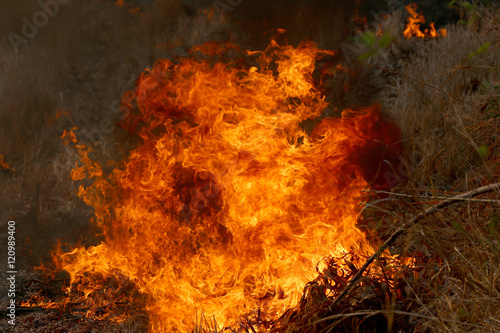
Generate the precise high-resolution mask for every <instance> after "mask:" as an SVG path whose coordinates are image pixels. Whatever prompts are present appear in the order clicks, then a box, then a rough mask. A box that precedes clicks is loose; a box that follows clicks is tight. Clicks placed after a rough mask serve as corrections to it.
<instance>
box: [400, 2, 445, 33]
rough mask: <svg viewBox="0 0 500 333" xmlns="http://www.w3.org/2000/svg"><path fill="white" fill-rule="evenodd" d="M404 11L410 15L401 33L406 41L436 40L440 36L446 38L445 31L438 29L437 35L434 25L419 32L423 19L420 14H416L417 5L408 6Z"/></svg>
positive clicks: (431, 24)
mask: <svg viewBox="0 0 500 333" xmlns="http://www.w3.org/2000/svg"><path fill="white" fill-rule="evenodd" d="M405 9H406V11H407V12H408V13H409V14H410V17H408V20H407V21H408V24H407V25H406V29H405V31H404V32H403V34H404V36H405V38H406V39H410V38H412V37H418V38H425V37H430V38H436V37H439V35H441V36H442V37H446V29H439V34H438V32H437V31H436V28H435V26H434V23H430V24H429V26H430V29H425V30H424V32H422V31H421V30H420V24H423V23H425V18H424V16H423V15H422V14H419V13H417V5H416V4H414V3H411V4H409V5H408V6H406V7H405Z"/></svg>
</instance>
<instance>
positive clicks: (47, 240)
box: [0, 0, 361, 268]
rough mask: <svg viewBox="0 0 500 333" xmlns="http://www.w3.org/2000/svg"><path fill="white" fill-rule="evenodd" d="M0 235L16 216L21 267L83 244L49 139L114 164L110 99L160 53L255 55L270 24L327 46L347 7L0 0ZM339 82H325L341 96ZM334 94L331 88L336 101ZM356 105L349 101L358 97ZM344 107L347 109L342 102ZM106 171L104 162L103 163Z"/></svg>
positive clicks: (114, 105) (347, 26)
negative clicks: (73, 143) (214, 50)
mask: <svg viewBox="0 0 500 333" xmlns="http://www.w3.org/2000/svg"><path fill="white" fill-rule="evenodd" d="M0 6H1V8H2V11H3V14H1V15H2V20H0V38H1V39H0V100H1V103H0V154H2V155H3V156H5V161H6V162H7V163H8V164H9V165H10V166H12V168H13V169H14V170H15V171H12V170H7V169H2V170H0V182H1V184H2V188H1V194H2V198H5V199H4V200H2V201H1V202H0V233H1V234H4V230H6V222H7V221H8V220H9V219H12V220H16V221H17V228H18V231H17V235H18V237H20V239H23V242H21V243H19V244H18V246H19V247H20V248H19V249H18V251H20V253H21V254H22V255H23V256H22V258H23V259H22V260H24V262H21V264H23V265H25V267H27V268H30V267H33V265H35V264H37V263H38V261H39V260H40V259H44V258H45V259H47V258H48V257H49V255H48V253H49V251H50V250H51V249H53V247H54V245H55V243H56V240H57V239H62V240H63V242H68V243H74V242H76V241H77V240H82V241H86V242H95V241H96V239H95V236H94V235H95V234H96V231H95V230H93V229H92V227H91V224H90V223H89V220H90V217H91V213H92V212H91V211H90V208H89V207H87V206H86V205H85V204H84V203H83V202H82V201H81V200H80V199H79V198H78V197H77V196H76V192H77V188H76V186H77V185H75V184H74V183H73V182H72V181H71V180H70V179H69V173H70V171H71V169H72V167H74V164H75V161H76V160H77V156H76V153H75V152H74V151H73V150H72V148H69V147H67V146H64V145H63V144H62V142H61V140H60V139H59V137H60V136H61V134H62V132H63V130H64V129H69V128H71V127H77V128H78V129H77V130H76V131H75V132H76V134H77V135H78V137H79V140H80V141H81V142H82V143H84V144H86V145H88V146H91V147H92V148H93V149H94V153H93V155H94V156H93V158H95V159H97V160H99V161H101V162H102V164H103V165H105V164H106V162H107V161H117V160H120V159H121V158H122V156H123V155H124V154H126V152H127V151H128V149H129V148H130V147H132V146H133V145H134V140H133V138H130V137H129V136H128V134H127V133H125V132H124V131H122V130H121V129H120V128H119V127H117V126H115V124H116V123H117V122H119V121H120V119H121V118H122V117H123V113H122V112H121V110H120V99H121V96H122V94H123V93H124V92H125V91H128V90H131V89H133V87H134V82H135V80H136V79H137V77H138V75H139V74H140V73H141V71H142V70H144V69H145V68H146V67H148V66H151V65H152V64H153V63H154V61H155V60H157V59H160V58H165V57H167V58H175V57H176V56H186V55H188V51H189V49H190V48H191V47H193V46H194V45H199V44H202V43H204V42H207V41H211V40H218V41H233V42H234V43H236V44H238V45H240V46H241V47H242V48H245V49H251V50H261V49H263V48H264V47H265V46H266V45H267V44H268V43H269V40H270V38H271V37H272V36H274V35H276V32H277V29H285V30H287V33H285V35H284V38H285V39H286V40H287V41H288V43H289V44H293V45H297V44H298V43H300V42H301V41H303V40H312V41H314V42H316V43H317V44H318V45H319V47H321V48H324V49H337V48H338V46H339V44H340V43H341V41H342V40H343V39H344V38H345V36H347V35H349V34H350V33H352V29H353V23H352V21H351V17H352V15H353V14H354V11H355V9H356V5H355V2H354V1H350V0H349V1H346V0H342V1H328V0H315V1H285V0H277V1H266V0H232V1H225V0H220V1H219V0H215V1H212V0H184V1H181V0H163V1H162V0H157V1H148V0H142V1H129V2H128V3H127V2H126V3H125V4H124V5H123V6H118V5H116V4H115V3H114V2H113V1H97V0H96V1H90V0H87V1H77V0H64V1H63V0H40V1H35V2H34V1H31V0H21V1H15V2H12V1H6V0H1V1H0ZM344 83H345V82H340V83H338V84H333V85H330V86H329V88H330V89H331V90H332V91H333V90H335V91H343V90H342V88H341V85H342V84H344ZM343 94H344V92H342V93H337V99H338V100H339V102H338V103H339V105H340V104H342V101H341V100H342V95H343ZM357 98H358V101H359V100H361V99H360V97H359V96H358V97H357ZM344 102H345V103H344V104H347V103H348V102H349V103H350V102H352V101H351V100H348V99H346V100H345V101H344ZM108 165H109V167H110V169H111V168H112V166H113V165H114V164H113V162H110V163H108Z"/></svg>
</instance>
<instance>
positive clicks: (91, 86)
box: [0, 0, 500, 333]
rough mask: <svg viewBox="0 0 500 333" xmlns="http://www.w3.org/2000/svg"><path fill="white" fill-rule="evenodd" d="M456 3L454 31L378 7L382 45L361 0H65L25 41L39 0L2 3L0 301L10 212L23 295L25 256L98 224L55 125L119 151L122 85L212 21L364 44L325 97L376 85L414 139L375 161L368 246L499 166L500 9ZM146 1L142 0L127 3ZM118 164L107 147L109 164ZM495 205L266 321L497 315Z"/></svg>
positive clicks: (51, 327) (499, 220)
mask: <svg viewBox="0 0 500 333" xmlns="http://www.w3.org/2000/svg"><path fill="white" fill-rule="evenodd" d="M153 2H154V4H150V3H153ZM351 2H352V3H351ZM445 2H446V1H445ZM145 3H148V4H145ZM367 3H370V2H367ZM422 3H425V1H422ZM459 3H460V1H458V2H457V4H455V5H454V6H455V8H459V10H458V9H457V10H455V12H454V13H459V14H460V15H461V20H462V22H461V23H457V22H449V23H447V25H446V26H445V28H446V29H447V36H446V37H439V38H424V39H420V38H411V39H405V38H404V37H403V30H404V25H405V19H406V17H407V14H406V12H405V11H404V10H403V9H402V7H401V6H400V7H399V9H397V10H394V11H392V12H391V15H390V16H387V17H385V18H384V19H383V21H381V22H380V29H381V30H382V31H384V32H387V33H388V34H389V35H390V36H392V38H391V40H390V42H389V43H387V45H383V46H376V45H377V43H378V42H379V41H380V39H381V38H382V37H380V36H372V37H369V38H371V39H370V40H372V41H375V46H366V45H367V43H365V44H363V43H355V42H354V41H352V40H351V39H349V38H347V37H346V36H350V37H355V36H358V37H359V35H360V34H362V32H356V31H357V30H356V29H357V28H356V26H355V24H354V23H353V22H352V20H351V17H352V15H353V14H354V9H355V8H354V7H353V6H354V1H319V0H318V1H313V2H311V3H310V4H306V3H305V2H304V3H303V2H302V1H297V2H296V3H295V2H293V3H292V2H290V3H288V2H285V1H275V2H273V1H251V0H243V2H242V3H241V5H239V6H235V8H234V10H233V11H231V12H228V13H226V14H227V15H226V17H225V19H224V20H221V19H218V18H217V17H215V18H212V19H209V18H208V17H207V16H206V15H205V14H203V13H202V12H201V11H200V8H208V7H209V6H210V5H211V4H212V2H211V1H194V0H193V1H180V0H179V1H177V0H172V1H162V0H157V1H150V2H148V1H142V2H141V1H138V2H137V3H132V4H130V6H123V7H119V6H116V5H115V4H113V2H110V1H103V0H99V1H98V0H96V1H90V0H88V1H87V0H85V1H77V0H74V1H70V2H69V3H68V4H67V5H60V8H59V13H57V14H56V15H55V16H54V17H51V18H49V21H48V23H47V24H46V25H44V26H43V27H41V28H40V29H39V31H38V33H37V34H36V36H35V37H34V38H32V39H31V38H30V39H29V41H28V42H27V43H26V44H24V43H23V44H20V45H19V52H17V53H16V52H15V51H14V49H13V47H12V45H11V43H10V42H9V40H8V39H7V35H8V34H9V33H10V32H15V33H16V34H18V35H20V34H21V28H22V24H23V23H22V21H21V18H22V17H30V15H32V14H33V13H35V12H37V11H39V10H40V8H39V7H38V6H39V5H38V4H37V3H36V2H33V1H19V2H16V4H15V5H13V4H11V2H9V1H4V0H1V1H0V4H1V7H2V8H8V10H7V12H6V14H0V17H1V20H0V37H2V40H1V44H0V101H1V103H0V154H1V155H0V156H2V158H3V159H0V165H1V166H0V185H1V186H0V193H1V200H0V234H1V237H2V242H1V244H2V245H1V246H2V250H1V251H2V254H1V255H0V265H1V267H2V268H1V269H0V278H1V281H0V291H1V294H0V305H1V306H2V307H4V305H5V306H6V304H7V302H8V298H7V297H6V292H4V288H6V286H7V284H6V282H5V281H6V280H5V278H6V274H7V273H6V270H5V269H3V267H7V266H6V262H7V261H6V260H7V259H6V255H5V254H4V252H5V251H4V250H3V246H4V245H3V244H4V242H3V239H6V237H7V235H6V232H4V230H7V221H9V220H11V219H14V220H16V222H17V237H19V240H18V243H17V246H18V248H17V253H18V254H17V256H18V265H19V266H18V270H19V271H20V273H19V275H18V284H19V286H20V288H21V289H20V290H21V291H20V293H21V292H24V293H26V295H25V296H26V297H27V296H28V295H29V294H30V293H32V292H34V291H36V290H35V289H36V288H35V287H33V283H31V286H30V283H29V281H33V280H34V279H38V278H39V277H38V275H37V274H38V273H36V272H34V271H33V268H34V267H35V266H37V265H39V264H40V263H44V264H46V265H49V264H50V251H51V250H53V249H54V248H55V246H56V244H57V240H58V239H62V240H64V242H66V243H69V244H75V243H77V242H78V241H80V242H83V243H84V244H95V243H97V242H98V241H99V240H100V238H99V236H96V235H98V229H97V228H96V227H95V226H93V225H92V224H91V223H90V222H89V220H90V218H91V215H92V213H93V212H92V209H91V208H90V207H88V206H86V205H85V203H83V202H82V200H81V199H80V198H78V196H77V194H76V193H77V191H78V184H77V183H75V182H73V181H71V180H70V179H69V174H70V172H71V169H72V168H73V167H74V165H75V161H76V160H77V159H78V154H77V152H76V151H75V150H74V149H72V148H71V147H68V146H65V145H63V144H62V143H61V140H60V136H61V134H62V132H63V130H64V129H68V128H71V127H72V126H76V127H78V128H79V129H80V133H81V137H82V142H84V143H86V144H88V145H91V146H93V147H94V156H93V158H94V159H95V160H98V161H100V162H101V163H103V164H104V165H105V164H106V162H107V161H108V160H119V159H122V158H123V157H124V156H126V154H127V153H128V151H129V150H130V149H132V147H134V146H135V145H136V138H131V137H130V136H129V135H128V134H127V133H126V132H125V131H123V130H122V129H120V128H119V127H118V126H115V125H114V124H116V123H117V122H119V121H120V119H121V118H122V116H123V115H122V113H120V99H121V96H122V94H123V93H124V92H126V91H128V90H131V89H133V87H134V83H135V80H136V79H137V77H138V76H139V74H140V73H141V72H142V71H143V70H144V68H146V67H147V66H151V65H152V64H153V63H154V61H155V60H157V59H161V58H172V59H173V58H175V57H179V56H187V55H188V51H189V49H190V48H191V47H193V46H195V45H200V44H203V43H205V42H208V41H211V40H214V39H215V40H221V41H227V40H232V41H233V42H234V43H238V44H239V45H240V46H241V47H242V48H243V49H253V50H257V49H262V48H263V47H265V45H267V43H268V42H269V38H270V35H269V34H268V33H267V31H268V30H269V29H271V28H275V27H284V28H285V29H287V31H288V32H287V35H286V36H287V38H288V41H289V43H290V44H292V45H296V44H298V43H299V42H300V41H301V40H304V39H310V40H313V41H314V42H316V43H317V44H318V45H319V46H320V47H321V48H324V49H333V50H340V49H341V48H342V45H344V46H345V45H351V46H353V45H355V46H356V47H355V48H354V49H355V51H353V53H352V54H350V55H349V57H348V58H346V54H343V53H342V52H339V54H340V56H339V57H338V61H339V62H340V64H342V65H343V66H345V67H347V68H350V69H352V71H351V73H354V75H352V74H349V75H347V74H345V75H339V76H338V77H335V78H334V79H332V80H331V81H330V82H328V83H327V84H326V85H325V87H327V89H328V92H326V99H327V101H328V102H330V103H331V106H332V107H331V108H330V109H329V111H328V112H330V113H327V114H325V115H327V116H334V115H335V114H336V111H335V109H336V108H338V109H343V108H346V107H362V106H367V105H371V104H373V103H379V104H380V105H381V107H382V110H383V113H384V114H386V115H387V116H388V117H389V118H390V119H392V120H393V121H394V122H395V123H396V124H397V125H398V127H399V128H400V130H401V137H402V139H401V143H402V145H403V146H404V154H402V155H401V156H399V157H398V158H397V159H396V160H397V161H398V162H397V163H391V162H389V161H388V162H387V163H388V164H389V165H388V169H389V170H391V171H388V172H386V173H385V174H384V175H383V176H384V177H385V180H386V181H387V182H388V183H389V184H390V185H392V187H390V188H384V189H377V190H370V196H369V198H370V200H369V201H368V202H365V203H364V204H363V207H362V209H361V213H360V216H359V218H358V227H359V228H360V229H361V230H363V231H364V232H365V233H366V234H367V236H368V238H369V239H370V240H371V242H372V245H373V247H374V248H378V247H379V246H380V245H381V244H382V243H383V242H384V241H385V240H386V239H387V238H389V237H390V235H391V234H393V233H394V232H396V231H397V230H398V228H400V227H401V226H403V225H404V224H405V222H407V221H409V220H411V219H412V218H413V217H415V216H417V215H419V214H422V213H423V212H424V211H425V210H426V209H429V208H430V207H432V205H435V204H438V203H439V202H441V201H443V200H445V199H446V198H449V197H452V196H456V195H458V194H461V193H466V192H469V191H473V190H474V189H476V188H479V187H482V186H487V185H492V184H497V183H498V182H500V51H499V46H500V10H498V8H495V7H494V6H475V7H467V6H466V7H467V8H464V7H461V8H460V5H459ZM137 6H139V7H140V8H142V9H141V10H142V11H141V14H134V13H132V12H131V11H130V9H131V8H136V7H137ZM374 8H375V7H374ZM375 10H380V8H377V9H375ZM449 10H450V11H453V10H454V9H449ZM424 14H425V13H424ZM459 14H457V15H459ZM311 17H313V18H314V19H313V20H311V19H309V18H311ZM269 22H274V23H269ZM274 25H276V26H274ZM343 43H344V44H343ZM368 44H369V43H368ZM360 45H365V46H364V47H360ZM367 52H370V53H369V55H368V56H363V55H366V54H367ZM346 84H348V85H349V87H350V88H349V91H348V92H346V91H345V90H344V87H345V86H346ZM65 114H67V115H65ZM58 115H62V116H58ZM314 124H315V122H314V121H312V122H310V123H306V124H304V126H305V127H306V128H308V126H310V127H312V126H313V125H314ZM111 169H112V166H110V165H108V166H107V169H105V171H108V172H109V171H110V170H111ZM499 207H500V188H498V187H497V188H492V189H491V190H490V191H487V193H485V194H482V195H479V196H476V197H474V198H472V197H467V198H462V199H460V200H457V201H456V202H455V203H453V204H452V205H449V206H448V207H443V208H439V209H436V210H435V211H434V212H432V213H429V214H425V216H422V217H421V218H420V219H419V220H418V221H416V223H414V224H412V225H411V226H408V229H406V230H404V232H402V233H401V235H399V237H397V238H396V239H395V241H394V242H392V243H391V244H390V246H389V248H388V251H389V252H390V253H391V254H392V255H399V256H400V257H401V258H411V259H412V260H414V265H413V267H410V268H409V267H406V266H402V265H399V264H398V263H397V262H396V261H395V260H394V259H390V258H388V257H387V256H385V257H384V256H382V258H379V259H376V260H375V261H374V262H373V263H372V266H374V267H375V266H376V267H379V268H380V269H381V270H382V271H383V272H387V276H390V278H388V277H387V276H384V275H380V274H379V275H377V276H372V277H367V276H365V277H363V278H362V279H361V280H360V282H359V283H357V284H356V285H355V286H353V288H352V289H351V290H350V293H349V295H348V296H347V297H343V298H342V299H338V302H337V303H335V304H334V303H333V302H334V301H335V299H336V298H337V297H338V295H339V293H340V292H341V291H342V288H338V287H337V289H336V290H335V291H331V290H330V292H331V293H330V294H327V295H325V294H321V295H320V294H318V292H317V290H320V289H321V290H326V289H328V286H326V285H325V282H324V281H326V278H325V279H323V280H322V278H321V277H318V279H316V280H315V281H311V283H310V284H308V285H307V286H304V296H303V299H302V302H301V304H300V306H299V307H298V308H296V309H290V310H289V311H288V312H287V313H285V315H283V316H282V317H281V318H280V319H279V320H277V321H276V322H273V323H267V324H266V325H267V326H266V329H267V330H268V331H270V332H454V333H455V332H456V333H459V332H500V311H499V309H500V259H499V252H500V226H499V224H500V211H499ZM386 253H387V252H386ZM358 269H359V267H357V268H356V267H354V269H352V272H351V273H352V274H350V275H349V276H347V277H346V278H345V281H344V282H345V283H347V282H348V281H347V279H348V278H351V277H352V276H354V274H355V273H356V272H357V271H358ZM384 274H385V273H384ZM323 278H324V277H323ZM57 286H58V287H60V286H59V285H57ZM323 296H324V297H323ZM21 297H24V296H21ZM54 297H55V296H54ZM0 314H1V316H2V317H1V318H0V331H5V332H129V333H130V332H146V331H147V327H148V326H147V318H146V319H145V318H144V316H142V317H141V316H137V317H131V318H130V319H129V320H127V321H125V322H122V323H119V324H116V323H112V322H108V321H105V320H104V321H98V320H90V319H75V318H76V317H72V316H64V315H61V314H58V313H54V312H50V311H49V312H46V311H39V312H36V311H34V312H23V313H20V314H18V324H17V325H16V326H15V327H11V326H9V325H8V324H7V323H6V321H7V319H6V315H5V313H4V312H1V311H0ZM193 318H196V323H197V325H196V328H195V329H194V330H193V332H214V333H215V332H221V331H227V332H237V331H240V332H256V331H257V330H254V328H252V327H251V326H252V325H250V323H246V324H244V325H243V324H242V325H241V327H239V328H226V329H225V330H224V328H221V327H218V326H216V324H215V323H213V321H212V320H211V319H210V318H204V317H203V315H201V316H199V314H193ZM35 324H36V325H35ZM247 324H248V325H247ZM261 329H262V330H263V328H262V327H261Z"/></svg>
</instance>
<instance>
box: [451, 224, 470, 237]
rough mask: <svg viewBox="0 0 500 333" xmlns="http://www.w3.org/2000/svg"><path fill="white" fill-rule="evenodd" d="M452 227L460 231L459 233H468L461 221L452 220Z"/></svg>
mask: <svg viewBox="0 0 500 333" xmlns="http://www.w3.org/2000/svg"><path fill="white" fill-rule="evenodd" d="M451 227H452V228H453V230H455V231H456V232H458V233H459V234H462V235H466V234H467V232H466V231H465V229H464V227H462V224H461V223H460V222H452V223H451Z"/></svg>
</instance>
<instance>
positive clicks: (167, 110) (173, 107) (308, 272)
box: [55, 41, 398, 332]
mask: <svg viewBox="0 0 500 333" xmlns="http://www.w3.org/2000/svg"><path fill="white" fill-rule="evenodd" d="M331 54H333V52H331V51H323V50H319V49H318V48H317V47H316V46H315V45H314V44H312V43H308V44H303V45H300V46H299V47H297V48H294V47H292V46H280V45H278V44H277V43H276V42H274V41H273V42H272V43H271V45H270V46H269V47H268V48H267V49H266V50H265V51H263V52H242V51H240V50H239V49H238V48H237V47H236V46H234V45H215V44H207V45H204V46H202V47H199V48H196V49H194V50H193V51H192V56H191V57H189V58H181V59H178V60H176V61H175V62H173V61H170V60H161V61H158V62H156V63H155V65H154V66H153V68H152V69H147V70H145V71H144V72H143V73H142V75H141V76H140V78H139V79H138V81H137V84H136V89H135V91H133V92H129V93H126V94H125V95H124V97H123V104H124V107H125V108H126V109H127V110H128V115H127V117H126V119H125V121H124V123H123V126H125V127H126V128H128V129H129V130H130V131H131V132H135V133H137V134H138V135H139V137H140V138H141V143H140V144H139V145H138V146H137V148H135V149H134V150H133V151H131V152H130V155H129V157H128V159H127V160H126V161H125V162H124V163H123V165H122V166H121V167H119V168H115V169H114V170H113V171H112V172H111V173H109V174H106V173H104V172H103V170H102V168H101V166H100V165H99V164H98V163H96V162H94V161H92V160H91V159H90V158H89V153H90V150H89V148H88V147H86V146H84V145H81V144H79V145H77V146H76V147H77V150H78V151H79V153H80V157H81V160H80V163H79V164H78V165H76V167H75V169H74V170H73V172H72V174H71V176H72V178H73V179H74V180H81V179H84V178H87V179H90V180H92V183H91V184H89V183H88V181H87V183H86V184H87V185H88V186H83V185H81V186H80V189H79V193H78V194H79V196H80V197H81V198H83V200H84V201H85V202H86V203H87V204H88V205H92V206H93V207H94V208H95V217H94V222H95V223H96V224H97V225H98V226H99V227H100V228H101V229H102V235H103V238H104V240H103V242H102V243H100V244H99V245H96V246H90V247H88V248H85V247H77V248H75V249H74V250H73V251H71V252H67V253H64V252H63V251H61V250H59V251H58V253H57V255H56V256H55V260H56V262H57V263H58V265H59V267H60V268H61V269H64V270H66V271H67V272H69V274H70V277H71V287H70V289H69V290H68V292H69V293H71V292H73V294H76V295H78V296H77V297H79V302H80V304H82V303H85V302H86V303H85V304H88V305H89V306H90V307H91V308H92V309H94V310H95V309H97V308H103V307H108V306H109V305H110V304H111V303H113V302H114V301H113V300H114V299H116V298H119V297H122V298H121V300H122V301H123V300H124V299H125V298H127V299H128V301H130V302H140V301H141V299H142V300H144V302H145V309H146V310H147V311H148V312H149V314H150V322H151V327H150V329H151V331H152V332H167V331H176V330H186V329H188V330H189V329H192V328H193V325H194V321H195V314H196V313H198V314H199V313H201V312H203V313H204V314H205V316H206V317H207V318H211V319H212V318H214V319H215V320H216V321H217V322H218V324H219V326H220V325H234V324H237V322H238V320H239V318H241V317H243V316H249V317H257V316H264V317H265V318H266V319H274V318H277V317H278V316H280V315H282V314H283V313H284V312H285V311H286V310H287V309H289V308H291V307H293V306H295V305H297V304H298V302H299V301H300V298H301V296H302V290H303V288H304V286H305V284H306V283H307V282H308V281H311V280H312V279H313V278H314V277H315V276H316V275H317V269H319V268H317V265H318V263H319V262H321V261H322V260H324V259H327V258H330V257H332V256H334V257H335V256H339V257H340V256H342V255H344V254H345V253H348V252H354V253H357V254H359V255H363V254H366V253H371V251H372V250H373V249H372V247H371V246H370V244H369V243H368V241H367V240H366V239H365V236H364V234H363V233H362V232H361V231H360V230H359V229H358V228H356V218H357V215H358V213H359V210H360V207H359V203H360V202H361V200H362V198H363V196H364V189H366V188H367V187H369V186H370V184H369V183H370V182H373V183H376V184H379V185H383V181H382V177H381V171H380V164H381V163H382V160H384V159H389V158H388V157H387V155H388V154H389V155H391V154H393V151H392V150H391V149H393V148H394V147H395V149H398V148H397V144H396V143H395V142H396V141H397V140H398V134H397V133H398V131H397V129H396V128H395V127H394V126H393V125H392V124H390V123H388V122H386V121H384V120H383V119H382V116H381V114H380V112H379V110H378V107H377V106H374V107H369V108H365V109H361V110H357V111H355V110H345V111H344V112H343V113H342V117H341V118H324V119H323V120H321V122H320V123H319V125H317V126H316V128H315V129H314V130H313V131H312V133H306V132H305V130H303V129H302V127H301V123H302V122H303V121H305V120H306V119H309V118H317V117H318V116H320V115H321V113H322V112H323V111H324V110H325V109H326V108H327V107H328V103H327V102H326V101H325V98H324V95H323V93H322V92H321V90H320V89H319V87H318V86H319V84H318V82H319V81H321V80H318V78H315V75H316V72H315V68H316V63H317V62H320V61H322V60H323V59H324V57H326V56H328V55H331ZM247 64H251V65H247ZM75 131H76V132H77V129H76V128H74V129H73V130H72V131H69V132H65V133H64V134H63V136H62V138H63V139H64V140H66V141H68V142H69V141H73V142H74V143H75V144H76V143H77V138H76V136H75ZM391 147H392V148H391ZM354 264H356V263H354ZM318 267H319V266H318ZM113 281H118V282H119V283H118V286H119V287H115V288H114V289H113V287H112V286H115V285H116V282H113ZM130 284H133V285H134V288H135V290H137V291H138V292H139V293H140V295H141V296H132V295H131V294H132V293H128V294H126V296H123V294H125V292H124V291H123V290H124V288H125V287H123V286H124V285H130ZM118 295H121V296H118ZM75 297H76V296H75ZM123 297H125V298H123ZM134 297H135V298H134ZM110 308H113V306H110Z"/></svg>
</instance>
